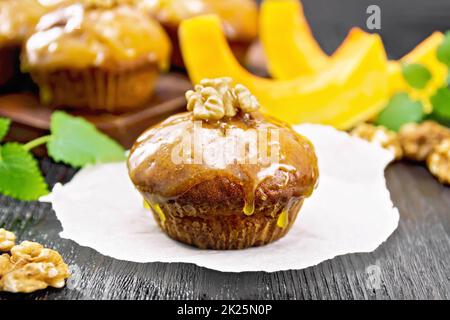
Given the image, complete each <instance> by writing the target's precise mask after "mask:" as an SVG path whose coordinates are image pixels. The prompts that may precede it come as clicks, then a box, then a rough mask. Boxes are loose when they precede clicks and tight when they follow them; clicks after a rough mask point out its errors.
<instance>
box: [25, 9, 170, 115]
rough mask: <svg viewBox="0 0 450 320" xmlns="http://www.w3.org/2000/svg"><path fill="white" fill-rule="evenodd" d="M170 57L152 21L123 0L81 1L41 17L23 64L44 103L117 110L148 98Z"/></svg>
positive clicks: (161, 33)
mask: <svg viewBox="0 0 450 320" xmlns="http://www.w3.org/2000/svg"><path fill="white" fill-rule="evenodd" d="M100 4H101V5H100ZM169 57H170V42H169V39H168V37H167V35H166V33H165V32H164V30H163V28H162V27H161V26H160V25H159V23H158V22H157V21H155V20H153V19H151V18H149V17H148V16H147V15H145V14H144V13H141V12H139V11H138V10H137V9H135V8H133V7H131V6H127V5H123V4H122V1H119V2H118V1H109V2H98V1H84V2H83V3H82V4H75V5H71V6H68V7H65V8H63V9H60V10H56V11H53V12H51V13H48V14H46V15H44V16H43V17H42V18H41V19H40V21H39V23H38V24H37V26H36V32H35V33H34V34H33V35H32V36H31V37H30V38H29V39H28V40H27V42H26V44H25V48H24V52H23V57H22V68H23V69H24V70H26V71H29V72H30V74H31V77H32V78H33V80H34V81H35V82H36V83H37V84H38V86H39V88H40V92H41V100H42V102H43V103H45V104H48V105H51V106H53V107H68V108H82V109H91V110H96V111H108V112H122V111H127V110H130V109H134V108H138V107H140V106H141V105H142V104H143V103H145V102H146V101H147V100H148V99H149V98H150V96H151V95H152V93H153V89H154V84H155V81H156V79H157V76H158V74H159V72H160V71H162V70H165V69H167V66H168V64H169Z"/></svg>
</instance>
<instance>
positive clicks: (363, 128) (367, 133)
mask: <svg viewBox="0 0 450 320" xmlns="http://www.w3.org/2000/svg"><path fill="white" fill-rule="evenodd" d="M350 134H351V135H352V136H355V137H358V138H361V139H364V140H367V141H369V142H371V143H374V144H377V145H379V146H380V147H382V148H384V149H387V150H389V151H391V152H392V153H393V154H394V156H395V159H397V160H398V159H401V158H402V156H403V151H402V147H401V145H400V142H399V140H398V137H397V133H395V132H394V131H391V130H389V129H387V128H385V127H382V126H374V125H372V124H368V123H362V124H360V125H358V126H356V127H355V128H354V129H353V130H352V131H351V132H350Z"/></svg>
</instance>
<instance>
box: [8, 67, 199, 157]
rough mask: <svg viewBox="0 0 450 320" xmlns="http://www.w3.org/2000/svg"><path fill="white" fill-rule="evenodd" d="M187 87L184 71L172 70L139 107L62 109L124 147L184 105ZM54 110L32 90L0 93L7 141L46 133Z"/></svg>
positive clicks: (161, 78)
mask: <svg viewBox="0 0 450 320" xmlns="http://www.w3.org/2000/svg"><path fill="white" fill-rule="evenodd" d="M190 87H191V84H190V82H189V79H188V78H187V76H186V75H185V74H182V73H177V72H172V73H169V74H166V75H163V76H161V77H160V79H159V80H158V83H157V85H156V90H155V94H154V95H153V97H152V98H151V99H150V101H148V103H146V104H145V105H144V106H142V107H141V108H139V109H137V110H134V111H131V112H127V113H122V114H111V113H92V112H88V111H79V110H65V111H66V112H69V113H71V114H73V115H76V116H82V117H84V118H86V119H87V120H89V121H90V122H92V123H93V124H94V125H95V126H96V127H97V128H98V129H100V130H101V131H103V132H104V133H106V134H107V135H109V136H111V137H112V138H114V139H116V140H117V141H118V142H119V143H120V144H122V145H123V146H124V147H125V148H129V147H131V145H132V144H133V142H134V141H135V139H136V138H137V137H138V136H139V134H140V133H142V131H144V130H145V129H146V128H148V127H149V126H151V125H152V124H155V123H157V122H159V121H161V120H163V119H165V118H167V117H168V116H170V115H171V114H174V113H177V112H180V111H182V110H184V109H185V107H186V100H185V98H184V93H185V92H186V90H188V89H189V88H190ZM53 111H54V109H51V108H49V107H47V106H44V105H42V104H41V103H40V102H39V98H38V96H37V94H36V93H35V92H33V90H25V91H22V92H12V93H7V94H2V95H0V116H1V117H6V118H9V119H11V120H12V126H11V129H10V131H9V133H8V136H7V137H6V140H7V141H8V140H9V141H18V142H27V141H30V140H32V139H34V138H36V137H38V136H42V135H44V134H46V133H47V132H48V130H49V127H50V116H51V114H52V112H53Z"/></svg>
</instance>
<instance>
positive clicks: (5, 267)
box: [0, 253, 14, 291]
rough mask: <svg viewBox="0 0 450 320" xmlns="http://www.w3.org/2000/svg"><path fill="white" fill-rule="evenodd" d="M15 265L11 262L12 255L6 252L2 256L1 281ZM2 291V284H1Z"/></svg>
mask: <svg viewBox="0 0 450 320" xmlns="http://www.w3.org/2000/svg"><path fill="white" fill-rule="evenodd" d="M13 267H14V265H13V263H12V262H11V256H10V255H9V254H7V253H4V254H2V255H1V256H0V281H1V278H2V277H3V276H4V275H5V274H7V273H8V272H10V271H11V270H12V269H13ZM0 291H1V286H0Z"/></svg>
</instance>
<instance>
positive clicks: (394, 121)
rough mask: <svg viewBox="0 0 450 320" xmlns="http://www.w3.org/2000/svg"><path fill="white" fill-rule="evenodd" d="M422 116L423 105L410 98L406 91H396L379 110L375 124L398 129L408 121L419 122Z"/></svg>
mask: <svg viewBox="0 0 450 320" xmlns="http://www.w3.org/2000/svg"><path fill="white" fill-rule="evenodd" d="M423 117H424V112H423V106H422V104H421V103H420V102H418V101H413V100H411V99H410V98H409V96H408V95H407V94H406V93H398V94H396V95H394V96H393V97H392V98H391V100H390V101H389V103H388V105H387V106H386V108H385V109H384V110H383V111H381V112H380V114H379V115H378V118H377V120H376V124H378V125H382V126H384V127H386V128H388V129H390V130H394V131H398V130H399V129H400V127H401V126H402V125H404V124H406V123H410V122H420V121H421V120H422V119H423Z"/></svg>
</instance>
